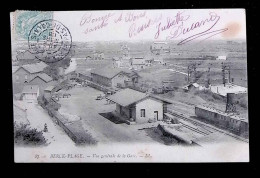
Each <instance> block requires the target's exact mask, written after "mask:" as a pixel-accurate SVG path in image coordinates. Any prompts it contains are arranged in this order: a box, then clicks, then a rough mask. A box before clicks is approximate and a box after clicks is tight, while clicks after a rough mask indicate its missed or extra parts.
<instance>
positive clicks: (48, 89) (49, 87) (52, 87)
mask: <svg viewBox="0 0 260 178" xmlns="http://www.w3.org/2000/svg"><path fill="white" fill-rule="evenodd" d="M54 88H55V86H53V85H50V86H48V87H46V88H45V89H44V91H52V90H53V89H54Z"/></svg>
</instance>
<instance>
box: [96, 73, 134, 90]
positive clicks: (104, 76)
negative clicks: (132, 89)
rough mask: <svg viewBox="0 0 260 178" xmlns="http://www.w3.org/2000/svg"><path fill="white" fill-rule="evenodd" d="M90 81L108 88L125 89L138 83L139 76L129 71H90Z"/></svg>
mask: <svg viewBox="0 0 260 178" xmlns="http://www.w3.org/2000/svg"><path fill="white" fill-rule="evenodd" d="M91 78H92V81H93V82H95V83H98V84H100V85H104V86H108V87H113V88H116V87H125V86H126V85H134V84H135V83H137V82H138V78H139V75H138V74H137V73H135V72H133V71H131V70H129V69H119V68H102V69H95V70H92V71H91Z"/></svg>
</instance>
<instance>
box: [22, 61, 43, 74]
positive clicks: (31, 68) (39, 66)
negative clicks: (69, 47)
mask: <svg viewBox="0 0 260 178" xmlns="http://www.w3.org/2000/svg"><path fill="white" fill-rule="evenodd" d="M47 66H48V65H47V64H45V63H44V62H38V63H33V64H25V65H23V66H21V67H22V68H24V69H25V70H27V71H28V72H30V73H31V74H33V73H38V72H42V71H43V69H44V68H45V67H47Z"/></svg>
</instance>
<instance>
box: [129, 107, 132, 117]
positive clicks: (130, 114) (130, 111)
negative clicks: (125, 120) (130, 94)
mask: <svg viewBox="0 0 260 178" xmlns="http://www.w3.org/2000/svg"><path fill="white" fill-rule="evenodd" d="M129 119H132V109H131V108H130V109H129Z"/></svg>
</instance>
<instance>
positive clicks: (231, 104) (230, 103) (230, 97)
mask: <svg viewBox="0 0 260 178" xmlns="http://www.w3.org/2000/svg"><path fill="white" fill-rule="evenodd" d="M235 104H236V103H235V94H234V93H227V103H226V113H234V112H236V105H235Z"/></svg>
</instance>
